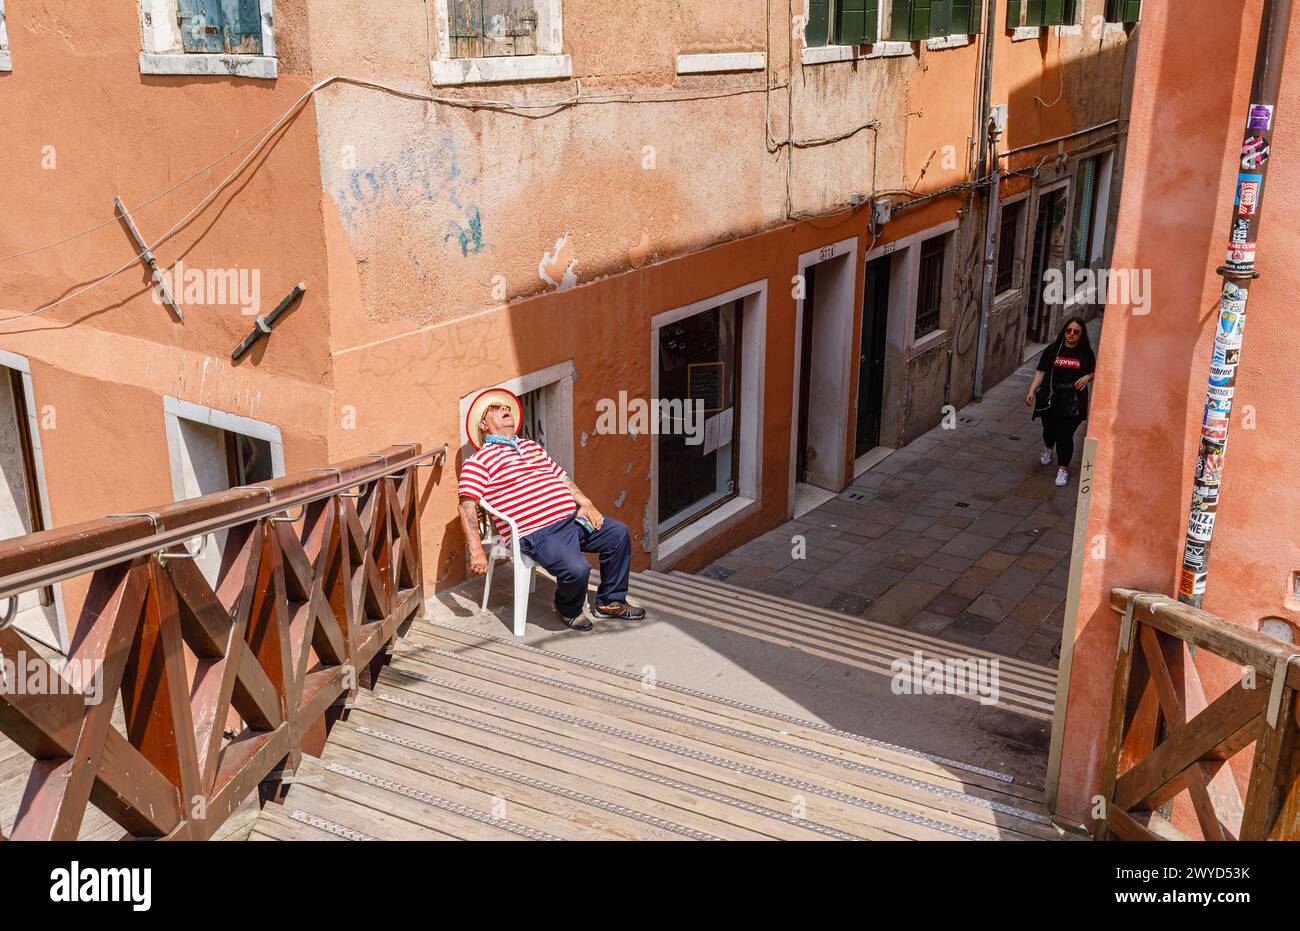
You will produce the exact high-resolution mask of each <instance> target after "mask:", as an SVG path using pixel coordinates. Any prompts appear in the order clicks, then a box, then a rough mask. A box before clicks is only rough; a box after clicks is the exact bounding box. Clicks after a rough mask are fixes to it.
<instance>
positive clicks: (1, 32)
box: [0, 0, 14, 71]
mask: <svg viewBox="0 0 1300 931" xmlns="http://www.w3.org/2000/svg"><path fill="white" fill-rule="evenodd" d="M13 68H14V63H13V59H12V58H10V57H9V30H8V29H7V28H6V26H5V0H0V71H12V70H13Z"/></svg>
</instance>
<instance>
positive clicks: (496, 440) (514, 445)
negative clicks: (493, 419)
mask: <svg viewBox="0 0 1300 931" xmlns="http://www.w3.org/2000/svg"><path fill="white" fill-rule="evenodd" d="M488 443H493V444H495V445H497V446H509V447H510V448H511V449H513V450H514V451H515V452H516V453H518V454H519V455H520V456H522V455H523V454H524V451H523V450H522V449H520V448H519V437H517V436H510V437H506V436H497V435H496V434H495V433H489V434H488V435H487V436H485V437H484V438H483V445H484V446H486V445H487V444H488Z"/></svg>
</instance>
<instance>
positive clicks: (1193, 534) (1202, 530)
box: [1187, 511, 1214, 543]
mask: <svg viewBox="0 0 1300 931" xmlns="http://www.w3.org/2000/svg"><path fill="white" fill-rule="evenodd" d="M1187 536H1188V537H1190V538H1191V539H1193V540H1200V541H1202V542H1204V543H1208V542H1209V541H1210V538H1211V537H1212V536H1214V512H1213V511H1193V512H1192V516H1191V518H1190V519H1189V520H1188V521H1187Z"/></svg>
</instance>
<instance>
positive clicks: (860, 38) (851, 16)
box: [835, 0, 870, 45]
mask: <svg viewBox="0 0 1300 931" xmlns="http://www.w3.org/2000/svg"><path fill="white" fill-rule="evenodd" d="M836 7H837V14H838V15H837V16H836V23H835V44H836V45H869V44H870V40H869V39H868V38H867V0H839V3H837V4H836Z"/></svg>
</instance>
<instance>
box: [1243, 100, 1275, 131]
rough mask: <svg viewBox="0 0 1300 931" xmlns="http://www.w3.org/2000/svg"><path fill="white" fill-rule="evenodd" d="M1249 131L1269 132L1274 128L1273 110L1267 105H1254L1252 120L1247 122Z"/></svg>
mask: <svg viewBox="0 0 1300 931" xmlns="http://www.w3.org/2000/svg"><path fill="white" fill-rule="evenodd" d="M1246 127H1247V128H1248V129H1262V130H1265V131H1268V130H1270V129H1272V128H1273V108H1272V107H1271V106H1269V105H1268V104H1266V103H1252V104H1251V105H1250V118H1249V119H1248V120H1247V121H1246Z"/></svg>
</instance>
